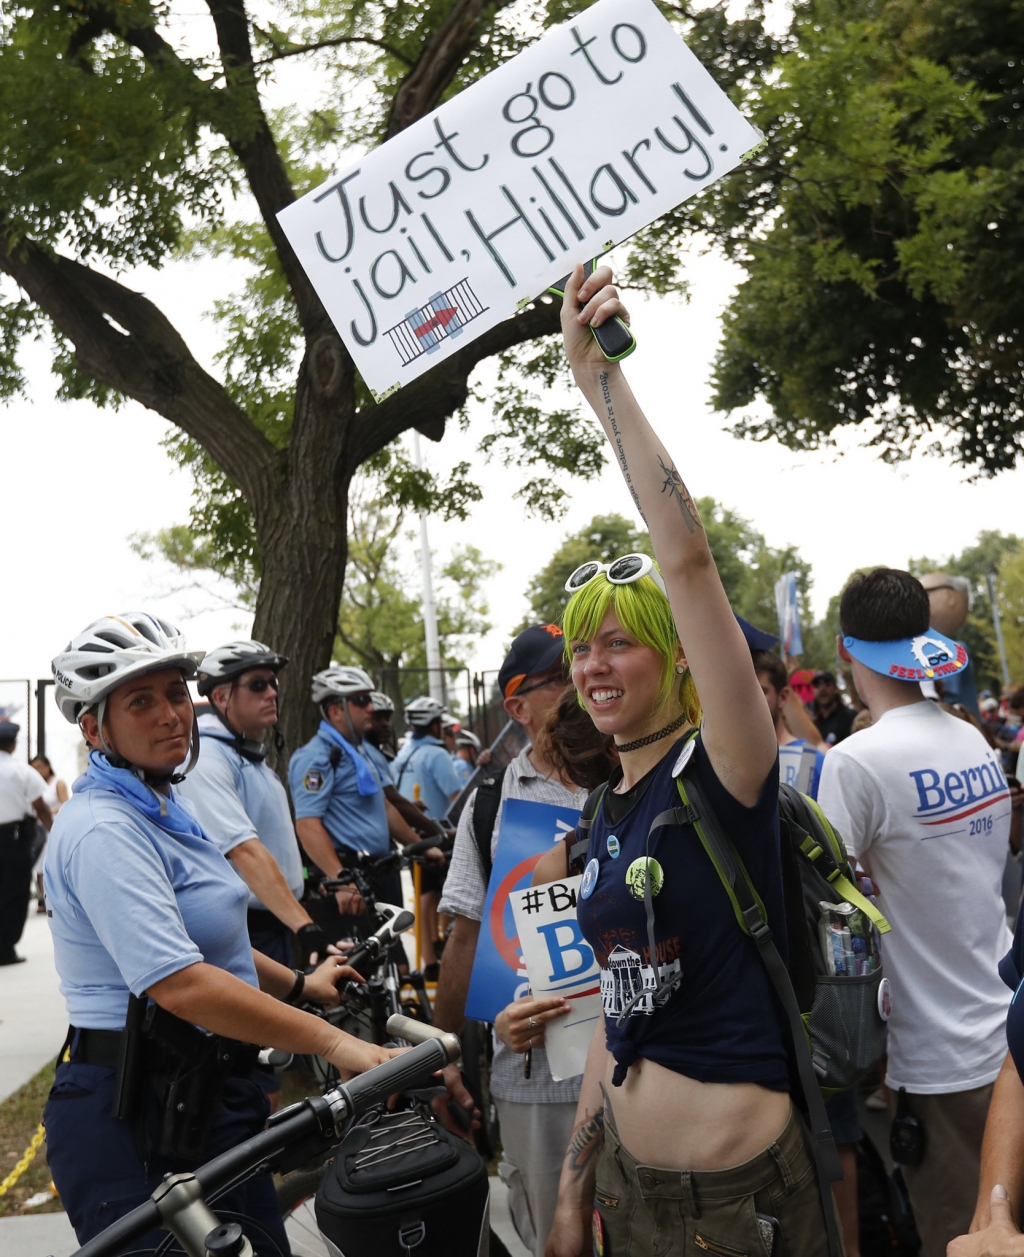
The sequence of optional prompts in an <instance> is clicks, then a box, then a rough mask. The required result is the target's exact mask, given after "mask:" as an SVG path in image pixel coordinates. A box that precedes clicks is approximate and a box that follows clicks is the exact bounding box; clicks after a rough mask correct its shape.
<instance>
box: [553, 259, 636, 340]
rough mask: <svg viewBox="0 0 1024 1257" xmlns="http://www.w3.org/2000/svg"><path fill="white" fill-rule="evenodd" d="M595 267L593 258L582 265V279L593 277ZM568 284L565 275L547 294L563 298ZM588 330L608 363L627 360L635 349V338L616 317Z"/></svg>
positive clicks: (595, 260) (567, 277)
mask: <svg viewBox="0 0 1024 1257" xmlns="http://www.w3.org/2000/svg"><path fill="white" fill-rule="evenodd" d="M596 266H597V258H594V260H593V261H592V262H584V263H583V277H584V279H589V278H590V276H591V275H593V273H594V268H595V267H596ZM568 282H569V276H568V275H566V276H564V277H563V278H562V279H559V280H556V282H555V283H553V284H549V285H548V292H552V293H554V294H555V296H557V297H563V296H564V295H565V285H566V284H567V283H568ZM590 330H591V332H592V333H593V336H594V339H595V340H596V341H597V344H598V348H599V349H600V350H601V352H602V353H603V354H604V356H605V357H606V358H607V359H608V361H609V362H621V361H622V359H623V358H628V357H629V355H630V354H631V353H632V352H633V350H634V349H635V348H636V337H635V336H634V335H633V333H632V332H631V331H630V330H629V328H628V327H627V326H626V324H625V323H624V322H623V321H622V319H620V318H619V316H618V315H616V316H615V318H613V319H609V320H608V322H607V323H602V325H601V326H600V327H592V328H591V329H590Z"/></svg>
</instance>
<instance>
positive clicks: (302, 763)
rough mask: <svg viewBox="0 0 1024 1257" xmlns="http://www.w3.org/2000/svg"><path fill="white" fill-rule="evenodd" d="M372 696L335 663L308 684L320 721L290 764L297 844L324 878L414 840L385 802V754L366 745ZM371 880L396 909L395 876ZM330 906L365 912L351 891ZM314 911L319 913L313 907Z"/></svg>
mask: <svg viewBox="0 0 1024 1257" xmlns="http://www.w3.org/2000/svg"><path fill="white" fill-rule="evenodd" d="M372 690H373V682H372V681H371V680H370V678H369V677H368V676H367V674H366V673H365V672H364V671H363V670H362V668H353V667H347V666H342V665H337V664H333V665H332V666H331V667H329V668H325V669H324V671H323V672H318V673H317V674H316V676H315V677H314V678H313V682H312V697H313V702H314V703H316V704H317V705H318V706H319V708H320V714H321V716H322V717H323V719H322V720H321V721H320V727H319V729H318V730H317V732H316V733H315V734H314V736H313V737H312V738H311V739H310V740H309V741H308V742H307V743H306V745H305V746H300V747H299V749H298V750H297V751H295V752H294V754H293V755H292V757H291V761H290V762H289V764H288V785H289V787H290V788H291V794H292V803H293V805H294V807H295V829H296V831H297V833H298V835H299V841H300V842H301V843H302V846H303V848H304V850H305V852H306V854H307V855H308V856H309V858H310V859H311V860H312V861H313V863H314V864H316V866H317V867H318V868H319V869H320V870H321V872H322V873H324V875H325V876H326V877H329V878H334V877H337V876H338V875H339V874H340V873H342V872H343V871H344V869H345V865H346V860H348V861H349V862H351V859H352V856H353V855H354V854H355V853H357V852H358V853H362V854H365V855H369V856H375V857H379V856H384V855H387V854H388V853H389V852H390V851H391V838H392V836H394V837H395V838H397V839H398V841H399V842H402V843H410V842H416V841H417V840H418V839H417V835H416V834H415V833H414V832H413V830H412V829H411V828H410V826H409V824H408V823H407V822H406V821H405V820H404V819H403V818H402V816H401V815H400V814H399V812H398V811H397V809H396V808H395V807H394V806H393V805H391V804H390V803H389V802H388V800H387V798H386V796H385V787H387V786H390V784H391V783H390V781H389V780H388V778H387V776H386V774H387V764H386V762H385V761H383V757H382V756H381V757H380V758H379V759H375V758H374V752H375V751H376V748H375V747H371V746H370V745H369V744H368V743H367V741H366V735H367V734H368V733H369V732H370V729H371V726H372V722H373V699H372V698H371V692H372ZM378 754H379V753H378ZM371 880H372V884H373V889H374V894H375V895H377V897H378V898H380V899H382V900H383V901H384V902H386V903H392V904H401V902H402V883H401V879H400V877H399V874H398V872H397V871H395V872H391V873H381V874H375V875H374V877H373V878H372V879H371ZM335 902H336V906H337V911H338V913H340V914H341V915H343V916H347V917H349V918H350V920H351V918H352V917H353V916H357V915H359V914H362V913H363V912H364V910H365V905H364V903H363V899H362V896H361V895H360V894H359V892H358V891H357V890H356V889H355V888H354V887H352V886H344V887H342V888H341V889H340V890H339V891H337V892H336V894H335ZM314 913H316V915H318V916H319V915H321V914H320V913H318V912H317V909H316V907H314ZM321 919H322V921H323V922H324V923H325V926H326V928H327V929H328V932H330V931H331V929H332V927H333V926H334V924H335V921H336V918H335V917H334V914H331V913H329V912H326V913H324V914H323V916H322V918H321ZM352 924H353V925H355V923H354V922H352ZM357 930H358V927H357Z"/></svg>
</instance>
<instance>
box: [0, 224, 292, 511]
mask: <svg viewBox="0 0 1024 1257" xmlns="http://www.w3.org/2000/svg"><path fill="white" fill-rule="evenodd" d="M3 225H4V224H3V220H2V217H0V270H3V271H5V272H6V273H7V274H8V275H10V276H11V278H12V279H13V280H14V281H15V282H16V283H17V284H19V285H20V286H21V287H22V288H23V289H24V291H25V292H26V293H28V295H29V297H30V298H31V299H32V301H34V302H35V303H36V305H38V306H39V308H40V309H41V310H42V311H43V313H44V314H46V315H47V317H48V318H49V319H50V320H51V321H52V323H53V325H54V327H56V329H57V330H58V331H59V332H60V333H61V334H62V335H63V336H66V337H67V339H68V340H69V341H71V343H72V344H73V345H74V347H75V354H76V357H77V361H78V366H79V369H80V370H82V371H83V372H84V373H85V374H87V375H90V376H92V378H93V379H95V380H97V381H99V382H100V383H101V384H105V385H106V386H107V387H108V388H112V389H116V390H117V391H118V392H119V393H123V394H125V396H127V397H131V398H133V399H134V400H135V401H138V402H141V403H142V405H143V406H146V407H148V408H149V409H150V410H155V411H156V412H157V414H159V415H162V416H163V417H164V418H165V419H167V420H169V421H170V422H171V423H173V424H176V425H177V426H178V427H179V428H181V429H182V431H183V432H186V433H187V434H188V435H189V436H190V437H192V438H193V439H194V440H196V441H198V442H199V444H200V445H202V447H203V449H205V450H206V451H207V452H208V453H209V454H210V456H211V458H213V459H215V460H216V461H217V463H219V464H220V466H221V467H222V468H223V469H224V471H225V472H226V473H227V475H229V476H230V477H231V479H232V480H233V481H234V482H235V483H236V484H237V485H238V487H239V489H241V491H242V492H243V493H244V494H245V496H246V498H247V499H248V500H249V502H250V504H252V506H253V507H254V509H256V510H258V509H259V508H260V506H261V505H263V504H266V503H268V502H269V500H270V499H271V497H272V495H273V492H274V488H275V486H276V482H277V471H276V468H277V453H276V451H275V449H274V447H273V446H272V445H271V444H270V442H269V441H268V440H267V439H266V437H264V436H263V434H262V433H261V432H260V431H259V430H258V429H257V428H256V427H255V426H254V425H253V424H252V423H251V422H250V421H249V419H248V418H247V417H246V415H245V413H244V412H243V411H242V410H241V409H240V408H239V407H238V406H237V405H236V404H235V403H234V402H233V401H232V400H231V398H230V397H229V396H228V394H227V392H226V391H225V389H224V388H223V387H222V386H221V385H220V384H219V383H218V382H217V381H216V380H215V379H213V377H212V376H210V375H208V374H207V373H206V372H205V371H204V370H203V369H202V367H201V366H200V365H199V363H198V362H196V360H195V359H194V358H193V357H192V354H191V353H190V352H189V349H188V346H187V345H186V344H185V342H184V340H183V339H182V338H181V336H180V335H179V334H178V332H177V330H176V329H175V327H174V326H173V324H172V323H171V322H170V321H169V320H168V319H167V318H166V316H165V315H164V314H163V313H162V311H161V310H159V309H158V308H157V307H156V306H155V305H154V304H153V303H152V302H151V301H150V300H149V299H148V298H146V297H144V296H142V294H141V293H137V292H133V291H132V290H131V289H130V288H126V287H124V285H122V284H119V283H118V282H117V281H116V280H113V279H110V278H108V277H107V276H106V275H101V274H100V273H99V272H97V271H93V270H90V269H89V267H87V266H83V265H82V264H81V263H80V262H75V261H73V260H72V259H70V258H66V257H62V256H61V255H60V254H57V253H52V252H50V251H49V250H48V249H44V248H43V247H42V246H40V245H38V244H36V243H34V242H32V241H27V240H23V241H21V242H20V243H18V244H17V245H14V246H9V245H8V244H7V243H6V240H5V237H4V234H3V231H2V228H3Z"/></svg>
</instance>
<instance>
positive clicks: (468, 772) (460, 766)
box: [451, 755, 476, 789]
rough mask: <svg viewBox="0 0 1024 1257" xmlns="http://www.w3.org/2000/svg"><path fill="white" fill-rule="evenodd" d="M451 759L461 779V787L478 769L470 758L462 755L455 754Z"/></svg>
mask: <svg viewBox="0 0 1024 1257" xmlns="http://www.w3.org/2000/svg"><path fill="white" fill-rule="evenodd" d="M451 760H452V767H453V768H454V769H455V774H456V776H457V777H458V779H459V788H460V789H461V788H462V787H463V786H464V785H465V784H466V782H467V781H468V780H469V779H470V777H472V775H473V773H474V772H475V771H476V769H475V768H474V767H473V765H472V764H471V763H470V762H469V760H468V759H463V758H462V756H461V755H453V756H452V757H451Z"/></svg>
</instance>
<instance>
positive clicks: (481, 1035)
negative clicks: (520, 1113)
mask: <svg viewBox="0 0 1024 1257" xmlns="http://www.w3.org/2000/svg"><path fill="white" fill-rule="evenodd" d="M461 1039H462V1078H463V1081H464V1082H465V1084H466V1087H467V1088H468V1090H469V1093H470V1095H471V1096H472V1097H473V1100H474V1101H475V1103H476V1107H477V1108H478V1109H479V1110H480V1129H479V1130H478V1131H475V1132H474V1134H473V1142H474V1143H475V1144H476V1150H477V1152H479V1153H480V1155H481V1156H482V1157H483V1159H484V1160H485V1161H492V1160H493V1159H494V1158H495V1157H496V1156H497V1154H498V1149H499V1148H500V1146H501V1132H500V1130H499V1126H498V1106H497V1105H496V1104H495V1102H494V1098H493V1097H492V1095H491V1057H492V1056H493V1055H494V1050H493V1046H492V1044H491V1029H490V1026H488V1025H486V1024H485V1023H484V1022H482V1021H466V1022H465V1023H464V1024H463V1027H462V1035H461Z"/></svg>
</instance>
